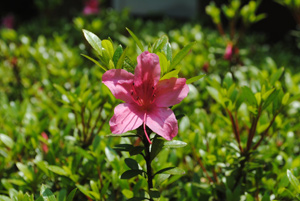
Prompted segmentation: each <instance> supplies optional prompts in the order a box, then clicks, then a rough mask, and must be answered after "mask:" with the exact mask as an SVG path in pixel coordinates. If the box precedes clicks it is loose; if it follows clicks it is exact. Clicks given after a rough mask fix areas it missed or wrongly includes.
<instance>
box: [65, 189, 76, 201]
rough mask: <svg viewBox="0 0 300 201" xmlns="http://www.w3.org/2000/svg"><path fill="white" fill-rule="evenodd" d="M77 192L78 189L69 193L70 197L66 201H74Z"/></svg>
mask: <svg viewBox="0 0 300 201" xmlns="http://www.w3.org/2000/svg"><path fill="white" fill-rule="evenodd" d="M76 191H77V188H74V189H73V190H72V191H71V193H69V195H68V197H67V200H66V201H73V199H74V196H75V194H76Z"/></svg>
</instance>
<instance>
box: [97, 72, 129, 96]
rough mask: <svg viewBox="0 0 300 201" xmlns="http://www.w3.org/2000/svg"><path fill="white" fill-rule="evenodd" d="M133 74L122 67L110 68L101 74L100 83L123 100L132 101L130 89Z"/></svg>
mask: <svg viewBox="0 0 300 201" xmlns="http://www.w3.org/2000/svg"><path fill="white" fill-rule="evenodd" d="M133 78H134V75H133V74H132V73H129V72H127V71H126V70H123V69H111V70H108V71H106V72H105V73H104V74H103V75H102V83H103V84H105V85H106V86H107V87H108V88H109V89H110V91H111V93H112V94H113V95H114V96H115V97H116V98H117V99H121V100H123V101H125V102H132V98H131V95H130V91H131V89H132V83H133Z"/></svg>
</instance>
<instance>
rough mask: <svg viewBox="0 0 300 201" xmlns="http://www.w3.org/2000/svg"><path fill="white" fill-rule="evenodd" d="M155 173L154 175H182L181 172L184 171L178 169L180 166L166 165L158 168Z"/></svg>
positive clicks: (183, 172)
mask: <svg viewBox="0 0 300 201" xmlns="http://www.w3.org/2000/svg"><path fill="white" fill-rule="evenodd" d="M155 174H156V175H157V174H170V175H183V174H185V171H184V170H182V169H180V168H177V167H168V168H164V169H162V170H159V171H158V172H157V173H155Z"/></svg>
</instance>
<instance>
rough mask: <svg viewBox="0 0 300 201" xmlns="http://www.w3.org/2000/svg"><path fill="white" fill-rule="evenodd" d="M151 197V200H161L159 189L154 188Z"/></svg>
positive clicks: (150, 193)
mask: <svg viewBox="0 0 300 201" xmlns="http://www.w3.org/2000/svg"><path fill="white" fill-rule="evenodd" d="M149 195H150V197H151V198H159V197H160V193H159V191H158V190H157V189H154V188H152V189H150V191H149Z"/></svg>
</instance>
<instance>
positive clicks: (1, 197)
mask: <svg viewBox="0 0 300 201" xmlns="http://www.w3.org/2000/svg"><path fill="white" fill-rule="evenodd" d="M0 201H12V199H10V198H9V197H7V196H4V195H0Z"/></svg>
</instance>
